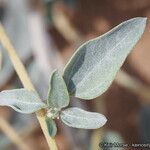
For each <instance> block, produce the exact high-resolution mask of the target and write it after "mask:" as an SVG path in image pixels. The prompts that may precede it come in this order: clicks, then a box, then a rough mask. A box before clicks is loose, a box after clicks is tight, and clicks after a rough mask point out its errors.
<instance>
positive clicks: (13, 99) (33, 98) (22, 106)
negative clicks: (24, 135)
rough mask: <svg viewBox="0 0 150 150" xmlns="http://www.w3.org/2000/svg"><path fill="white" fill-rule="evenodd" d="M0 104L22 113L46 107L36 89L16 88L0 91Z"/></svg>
mask: <svg viewBox="0 0 150 150" xmlns="http://www.w3.org/2000/svg"><path fill="white" fill-rule="evenodd" d="M0 105H1V106H9V107H11V108H13V109H14V110H16V111H17V112H20V113H26V114H29V113H33V112H36V111H37V110H39V109H41V108H44V107H46V105H45V103H43V102H42V101H41V99H40V98H39V96H38V94H37V93H36V92H35V91H28V90H26V89H14V90H6V91H2V92H0Z"/></svg>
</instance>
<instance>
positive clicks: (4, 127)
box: [0, 117, 31, 150]
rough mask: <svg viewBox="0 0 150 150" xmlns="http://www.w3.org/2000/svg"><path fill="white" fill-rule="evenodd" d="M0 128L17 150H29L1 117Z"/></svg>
mask: <svg viewBox="0 0 150 150" xmlns="http://www.w3.org/2000/svg"><path fill="white" fill-rule="evenodd" d="M0 128H1V130H2V132H3V133H4V134H5V135H6V136H7V137H8V138H9V139H11V141H12V142H13V143H14V144H16V145H17V146H18V148H19V149H21V150H31V149H30V148H29V146H27V145H26V144H25V143H24V141H23V140H22V139H21V138H20V136H19V135H18V134H17V133H16V131H15V130H14V129H13V128H12V127H11V126H10V125H9V123H8V122H7V121H6V120H5V119H4V118H2V117H0Z"/></svg>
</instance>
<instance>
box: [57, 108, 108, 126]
mask: <svg viewBox="0 0 150 150" xmlns="http://www.w3.org/2000/svg"><path fill="white" fill-rule="evenodd" d="M60 117H61V120H62V121H63V122H64V123H65V124H66V125H68V126H70V127H74V128H81V129H97V128H100V127H102V126H103V125H104V124H105V123H106V121H107V119H106V117H105V116H104V115H102V114H99V113H95V112H88V111H85V110H82V109H80V108H77V107H72V108H68V109H66V110H64V111H62V112H61V114H60Z"/></svg>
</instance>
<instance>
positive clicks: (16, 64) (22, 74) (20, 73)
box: [0, 24, 58, 150]
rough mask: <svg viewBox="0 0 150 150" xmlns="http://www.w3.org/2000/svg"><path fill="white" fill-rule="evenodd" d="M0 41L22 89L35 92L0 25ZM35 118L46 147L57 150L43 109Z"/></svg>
mask: <svg viewBox="0 0 150 150" xmlns="http://www.w3.org/2000/svg"><path fill="white" fill-rule="evenodd" d="M0 41H1V43H2V45H3V47H4V48H5V50H6V51H7V53H8V55H9V58H10V60H11V62H12V64H13V66H14V68H15V70H16V72H17V74H18V76H19V78H20V80H21V82H22V84H23V86H24V88H26V89H28V90H35V89H34V86H33V85H32V83H31V81H30V78H29V76H28V74H27V71H26V69H25V67H24V65H23V64H22V62H21V60H20V58H19V57H18V55H17V53H16V51H15V49H14V47H13V46H12V44H11V42H10V40H9V38H8V37H7V35H6V33H5V31H4V29H3V26H2V25H1V24H0ZM36 115H37V118H38V120H39V123H40V125H41V128H42V131H43V133H44V135H45V138H46V140H47V143H48V146H49V148H50V149H51V150H58V148H57V144H56V142H55V140H54V139H53V138H51V137H50V136H49V134H48V130H47V126H46V123H45V111H44V110H43V109H41V110H39V111H38V112H37V113H36Z"/></svg>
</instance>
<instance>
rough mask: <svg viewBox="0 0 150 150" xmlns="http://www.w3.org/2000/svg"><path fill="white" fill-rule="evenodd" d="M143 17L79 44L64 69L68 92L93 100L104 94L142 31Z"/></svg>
mask: <svg viewBox="0 0 150 150" xmlns="http://www.w3.org/2000/svg"><path fill="white" fill-rule="evenodd" d="M145 25H146V18H141V17H137V18H133V19H130V20H128V21H125V22H123V23H121V24H120V25H118V26H117V27H115V28H113V29H112V30H111V31H109V32H108V33H106V34H104V35H102V36H100V37H97V38H95V39H93V40H90V41H88V42H86V43H85V44H83V45H82V46H80V47H79V48H78V50H77V51H76V52H75V54H74V55H73V56H72V58H71V60H70V61H69V62H68V64H67V65H66V67H65V69H64V75H63V76H64V80H65V82H66V85H67V88H68V91H69V93H70V94H71V95H73V96H75V97H78V98H82V99H93V98H96V97H97V96H99V95H101V94H102V93H104V92H105V91H106V90H107V89H108V87H109V86H110V84H111V83H112V81H113V79H114V78H115V75H116V73H117V71H118V70H119V68H120V67H121V66H122V64H123V62H124V61H125V59H126V57H127V55H128V54H129V53H130V51H131V49H132V48H133V47H134V46H135V44H136V43H137V42H138V40H139V39H140V37H141V35H142V34H143V32H144V29H145Z"/></svg>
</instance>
